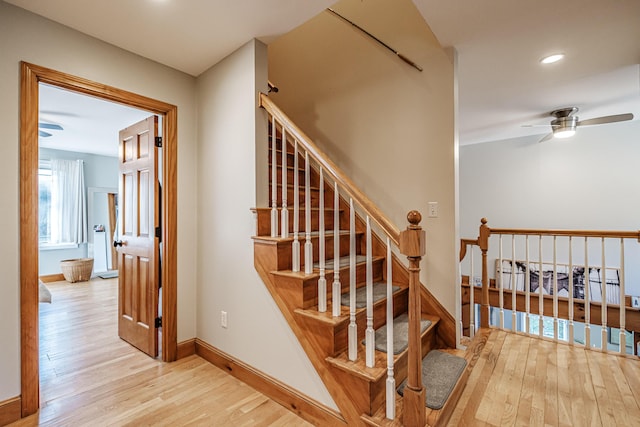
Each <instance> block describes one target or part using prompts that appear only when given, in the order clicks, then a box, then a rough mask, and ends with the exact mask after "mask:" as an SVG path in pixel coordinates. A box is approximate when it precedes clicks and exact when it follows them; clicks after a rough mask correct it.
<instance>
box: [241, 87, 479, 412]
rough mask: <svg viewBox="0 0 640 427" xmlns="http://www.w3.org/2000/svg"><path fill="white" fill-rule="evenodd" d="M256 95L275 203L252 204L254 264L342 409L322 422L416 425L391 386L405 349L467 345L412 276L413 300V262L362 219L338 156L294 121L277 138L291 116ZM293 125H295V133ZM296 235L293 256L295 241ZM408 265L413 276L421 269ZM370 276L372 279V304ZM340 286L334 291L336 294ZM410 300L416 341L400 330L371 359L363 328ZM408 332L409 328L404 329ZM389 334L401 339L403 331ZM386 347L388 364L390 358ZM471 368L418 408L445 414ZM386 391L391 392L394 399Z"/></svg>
mask: <svg viewBox="0 0 640 427" xmlns="http://www.w3.org/2000/svg"><path fill="white" fill-rule="evenodd" d="M261 103H262V106H263V107H264V108H266V109H267V110H268V111H269V114H270V117H271V118H272V121H271V125H270V127H272V126H273V125H275V134H272V133H270V135H273V136H272V137H270V143H269V159H270V160H269V176H270V182H269V191H270V193H269V194H272V195H273V197H272V198H273V200H275V204H274V206H277V208H275V209H274V208H272V207H268V208H266V207H260V208H255V209H254V213H255V216H256V221H257V224H256V235H255V236H254V237H253V241H254V258H255V261H254V264H255V268H256V270H257V271H258V273H259V274H260V276H261V278H262V280H263V281H264V283H265V285H266V286H267V288H268V289H269V291H270V293H271V295H272V296H273V298H274V300H275V301H276V303H277V304H278V306H279V308H280V310H281V311H282V313H283V315H284V317H285V318H286V320H287V322H288V323H289V325H290V326H291V328H292V330H293V331H294V333H295V334H296V336H297V338H298V340H299V341H300V343H301V345H302V347H303V349H304V350H305V352H306V354H307V355H308V357H309V359H310V360H311V362H312V364H313V366H314V367H315V369H316V370H317V372H318V374H319V375H320V377H321V379H322V380H323V382H324V384H325V385H326V387H327V390H328V391H329V393H330V394H331V396H332V397H333V399H334V401H335V402H336V405H337V406H338V408H339V409H340V414H339V415H337V416H336V418H334V419H329V420H323V424H335V425H344V424H347V425H412V424H414V421H412V420H413V418H411V417H410V416H409V417H407V418H405V414H404V413H403V402H402V397H401V396H400V395H398V394H397V393H395V388H396V387H397V386H399V385H400V384H401V383H402V382H403V381H404V380H405V379H406V378H407V373H408V371H409V370H410V369H411V368H410V366H411V363H412V362H411V358H410V352H411V351H413V352H416V353H415V357H416V358H417V357H418V354H419V358H420V359H422V358H423V357H425V356H426V355H427V354H428V353H429V352H430V351H431V350H434V349H443V348H444V349H446V348H449V350H446V351H448V352H449V353H452V354H457V355H462V356H463V357H464V356H465V354H464V352H461V351H459V350H454V349H451V348H452V347H454V346H455V326H454V324H453V319H452V318H451V316H450V315H449V314H448V313H447V312H446V311H445V310H444V309H443V308H442V307H441V306H440V304H439V303H438V302H437V300H435V298H433V296H431V295H430V294H429V292H428V291H427V290H426V289H425V288H424V287H423V286H421V285H419V283H417V282H416V284H415V285H413V286H415V289H416V290H417V289H418V288H419V291H418V292H417V293H416V296H415V298H416V301H419V302H420V304H417V303H412V302H410V288H411V286H410V281H411V279H410V277H411V272H410V270H409V269H408V268H407V267H406V266H405V265H404V264H403V263H402V262H401V261H400V259H398V258H397V257H396V255H394V254H393V253H392V252H391V250H390V245H391V244H392V242H393V240H394V239H393V238H391V239H390V238H389V235H393V231H391V232H389V233H387V235H384V234H385V233H384V232H386V231H387V228H389V226H387V224H386V223H385V221H384V220H378V219H377V218H376V217H375V216H374V217H373V221H375V222H376V224H377V227H378V228H377V230H378V231H374V232H372V231H371V228H372V227H370V226H368V224H367V223H368V222H370V218H369V210H368V209H367V208H368V206H367V201H368V199H367V201H365V202H362V198H361V194H360V193H359V192H358V191H357V189H355V190H354V189H352V188H347V189H346V190H344V189H342V188H340V189H339V190H338V195H336V189H338V181H339V179H338V178H337V177H334V178H333V179H327V175H328V174H329V175H332V169H333V168H334V166H335V165H333V164H332V163H328V168H326V167H325V166H326V165H327V164H323V163H316V164H314V163H313V162H312V161H311V160H310V157H309V154H313V157H314V158H315V159H317V158H318V156H322V154H318V151H319V150H318V148H317V147H315V146H314V145H312V143H309V142H306V139H307V137H306V135H304V134H302V133H301V131H300V130H299V129H297V128H296V127H295V125H290V126H293V128H286V131H285V135H286V136H287V139H288V141H286V144H285V143H283V138H282V135H283V132H282V129H283V128H284V125H283V124H282V123H283V122H284V121H286V120H288V119H286V116H284V118H283V113H282V112H281V111H279V110H277V107H275V106H274V105H273V104H272V102H271V101H270V100H269V99H268V98H267V97H266V96H264V95H263V96H262V98H261ZM276 116H277V117H278V119H279V122H280V123H279V126H278V125H277V124H276V121H275V117H276ZM271 130H273V129H271ZM289 133H291V134H289ZM292 135H295V141H296V142H295V143H293V141H294V137H293V136H292ZM303 140H305V141H303ZM298 141H300V142H298ZM301 142H305V144H306V145H302V144H301ZM273 150H275V152H274V151H273ZM303 153H304V154H303ZM296 157H297V159H296ZM296 160H297V161H296ZM307 162H309V165H307ZM285 163H286V165H285V166H284V167H283V164H285ZM274 168H275V169H274ZM283 170H284V171H286V173H283ZM300 183H302V185H300ZM348 184H349V185H351V183H350V182H349V183H348ZM283 187H284V188H285V189H286V190H285V191H283ZM354 195H355V199H356V201H358V202H360V206H361V208H360V209H353V205H354V202H353V199H354ZM272 204H273V202H272ZM294 204H295V206H298V208H297V209H295V208H294ZM287 205H288V206H287ZM363 205H364V207H362V206H363ZM307 214H309V215H307ZM365 217H366V218H365ZM274 218H277V219H274ZM274 221H276V222H274ZM373 221H372V222H373ZM274 227H275V228H276V229H275V230H274V229H273V228H274ZM282 227H284V229H282ZM409 228H412V230H414V231H415V230H417V229H418V228H419V226H418V225H417V222H416V221H414V224H413V225H412V226H410V227H409ZM379 230H382V231H383V232H382V233H381V232H380V231H379ZM412 232H413V231H412ZM396 233H397V231H396ZM380 234H383V235H380ZM392 237H393V236H392ZM336 240H337V243H339V244H336ZM298 245H299V247H300V254H299V257H298V255H296V250H295V247H297V246H298ZM400 249H401V250H402V248H400ZM322 253H324V257H322V256H321V254H322ZM336 257H337V258H338V260H337V261H336ZM418 259H419V258H418ZM298 264H299V266H298ZM298 267H299V268H298ZM305 270H306V271H307V273H305ZM413 273H415V274H416V276H414V280H415V277H417V274H418V273H417V272H413ZM351 277H354V278H355V283H356V284H355V287H356V289H357V290H358V292H357V295H358V297H356V298H353V299H352V298H350V295H349V290H350V282H351V281H350V278H351ZM367 281H369V283H371V284H372V286H371V291H370V293H371V294H372V295H371V302H370V308H369V310H370V311H369V314H368V313H367V312H368V309H367V303H366V294H367V292H366V289H367V288H366V285H367ZM319 283H326V291H324V290H323V289H324V285H323V284H322V285H320V289H321V292H320V294H319ZM392 285H393V286H392ZM418 285H419V286H418ZM412 289H414V288H412ZM336 291H338V292H339V295H337V294H336V295H334V292H336ZM374 291H375V292H374ZM325 293H326V302H325V300H324V298H323V295H324V294H325ZM374 294H375V298H373V295H374ZM319 295H320V296H319ZM352 300H353V301H352ZM390 302H392V304H390ZM343 304H344V305H343ZM351 304H353V305H352V306H351ZM412 304H415V307H417V310H418V311H414V316H417V314H415V313H420V317H421V318H422V320H423V321H428V322H424V323H425V324H428V325H427V326H425V327H424V328H423V330H420V331H418V332H417V333H419V338H418V337H417V336H416V337H417V338H418V339H416V345H415V346H414V347H412V348H407V345H406V344H408V343H406V341H407V339H406V338H405V343H404V344H405V345H401V344H403V343H398V342H396V343H395V344H394V345H395V346H396V347H403V348H401V349H396V351H395V352H393V351H391V346H388V347H387V348H384V346H383V347H382V348H380V349H376V350H375V351H374V352H372V353H371V354H372V356H371V357H372V359H370V361H369V365H370V366H367V355H366V353H367V350H366V346H365V344H364V343H363V339H365V336H366V335H367V334H368V332H367V329H368V328H369V333H371V332H372V330H371V329H372V328H373V329H376V330H378V329H379V328H381V329H380V330H379V331H377V332H376V334H377V335H378V336H379V338H377V341H380V337H382V338H383V339H384V337H385V334H386V331H387V328H386V327H385V326H386V325H387V322H388V321H389V320H391V319H392V318H394V319H395V318H398V317H399V316H401V315H406V314H407V312H408V311H409V310H410V306H411V305H412ZM350 306H351V307H352V308H350ZM420 307H421V308H422V309H420ZM324 308H326V310H324V311H323V309H324ZM354 308H355V309H354ZM371 314H372V316H371ZM395 323H396V324H397V321H396V322H395ZM350 329H351V335H352V339H354V338H355V336H357V343H356V342H355V341H354V342H353V343H352V346H353V348H352V350H351V351H352V353H351V357H350V354H349V335H350V333H349V330H350ZM409 329H411V327H409ZM411 333H412V332H411V331H409V337H411ZM414 333H415V332H414ZM395 338H396V341H398V338H399V337H397V336H396V337H395ZM354 353H357V357H354V356H355V354H354ZM391 354H393V356H392V357H393V364H392V365H390V361H389V359H388V358H389V357H391V356H390V355H391ZM467 357H469V356H467ZM353 359H355V360H353ZM416 360H417V359H416ZM468 371H469V369H465V370H464V372H463V375H462V376H461V377H460V379H459V380H458V382H457V383H456V385H455V387H454V389H453V391H452V393H451V395H450V397H449V399H448V400H447V402H446V403H445V404H444V406H443V407H442V408H441V409H439V410H432V409H429V408H427V409H426V412H425V415H424V416H425V417H426V418H425V420H426V422H427V424H428V425H443V424H445V423H446V421H447V419H448V417H449V416H450V414H451V412H452V410H453V408H454V406H455V403H456V402H457V398H458V396H459V395H460V393H461V391H462V389H463V388H464V383H465V381H466V377H467V375H468ZM418 375H419V374H418ZM389 387H393V388H392V389H391V390H392V391H391V393H389V392H388V391H387V390H388V388H389ZM387 395H390V396H393V398H392V399H395V405H391V409H389V403H390V402H387V400H388V399H387ZM422 399H424V395H423V397H422ZM418 419H420V418H418ZM418 424H421V422H418Z"/></svg>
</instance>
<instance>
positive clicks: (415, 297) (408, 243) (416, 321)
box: [400, 211, 427, 427]
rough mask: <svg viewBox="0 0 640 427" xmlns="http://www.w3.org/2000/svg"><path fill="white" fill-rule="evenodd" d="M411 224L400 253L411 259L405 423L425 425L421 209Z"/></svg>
mask: <svg viewBox="0 0 640 427" xmlns="http://www.w3.org/2000/svg"><path fill="white" fill-rule="evenodd" d="M407 220H408V221H409V226H408V227H407V229H406V230H404V231H403V232H401V233H400V253H402V254H403V255H406V256H407V258H408V259H409V355H408V359H407V364H408V365H407V385H406V387H405V389H404V398H403V406H404V411H403V412H404V419H403V424H404V425H405V426H409V427H414V426H420V427H423V426H424V425H425V424H426V415H425V405H426V401H425V389H424V387H423V386H422V351H421V349H422V346H421V345H420V320H421V318H422V313H421V311H422V310H421V307H420V286H421V285H420V260H421V259H422V257H423V256H424V254H425V253H426V241H427V239H426V233H425V231H424V230H423V229H422V227H420V225H419V224H420V221H421V220H422V215H420V212H418V211H411V212H409V213H408V214H407Z"/></svg>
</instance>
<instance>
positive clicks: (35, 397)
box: [20, 62, 177, 417]
mask: <svg viewBox="0 0 640 427" xmlns="http://www.w3.org/2000/svg"><path fill="white" fill-rule="evenodd" d="M21 77H22V80H21V93H20V224H21V227H20V301H21V302H20V304H21V388H22V390H21V406H22V416H23V417H25V416H28V415H31V414H33V413H35V412H36V411H37V410H38V408H39V404H40V402H39V363H38V352H39V343H38V337H39V330H38V304H39V303H38V276H39V269H38V245H39V230H38V215H37V212H38V201H39V194H38V188H39V185H38V168H39V164H38V151H39V150H38V97H39V84H40V83H46V84H48V85H51V86H54V87H58V88H61V89H66V90H69V91H71V92H76V93H79V94H84V95H89V96H93V97H96V98H100V99H104V100H108V101H112V102H116V103H119V104H123V105H127V106H131V107H134V108H137V109H140V110H145V111H149V112H150V113H153V114H157V115H159V116H161V117H162V118H163V120H162V126H161V127H162V135H163V140H162V145H163V156H162V161H161V165H160V170H161V174H162V182H163V185H162V189H161V190H160V197H161V199H162V201H163V203H162V205H163V207H164V208H163V209H162V212H161V216H162V218H161V223H162V224H163V227H162V228H161V230H159V233H160V238H161V239H162V241H163V245H164V253H163V262H162V264H161V271H160V274H161V276H162V284H163V286H162V294H161V298H162V314H163V322H162V323H163V325H162V329H161V330H162V360H163V361H165V362H170V361H173V360H175V359H176V356H177V319H176V311H177V308H176V293H177V283H176V282H177V251H176V238H177V229H176V223H177V204H176V199H177V183H176V170H177V107H176V106H174V105H171V104H167V103H164V102H161V101H157V100H154V99H151V98H147V97H144V96H141V95H137V94H134V93H131V92H127V91H124V90H120V89H118V88H114V87H110V86H106V85H103V84H100V83H96V82H92V81H89V80H86V79H83V78H79V77H75V76H72V75H69V74H65V73H61V72H58V71H55V70H51V69H47V68H44V67H40V66H36V65H33V64H29V63H25V62H23V63H22V64H21Z"/></svg>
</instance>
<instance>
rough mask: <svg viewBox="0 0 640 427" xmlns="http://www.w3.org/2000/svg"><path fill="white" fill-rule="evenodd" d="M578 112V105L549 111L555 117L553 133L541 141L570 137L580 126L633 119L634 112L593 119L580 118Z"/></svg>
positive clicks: (552, 125) (552, 122)
mask: <svg viewBox="0 0 640 427" xmlns="http://www.w3.org/2000/svg"><path fill="white" fill-rule="evenodd" d="M577 112H578V107H568V108H560V109H557V110H553V111H552V112H550V113H549V115H550V116H552V117H555V119H553V120H551V131H552V132H551V133H550V134H548V135H546V136H545V137H543V138H542V139H541V140H540V142H544V141H548V140H549V139H551V138H569V137H572V136H573V135H575V133H576V128H577V127H578V126H592V125H602V124H606V123H616V122H624V121H627V120H633V114H631V113H625V114H616V115H613V116H603V117H596V118H593V119H587V120H582V121H580V120H579V117H578V116H576V115H575V114H576V113H577Z"/></svg>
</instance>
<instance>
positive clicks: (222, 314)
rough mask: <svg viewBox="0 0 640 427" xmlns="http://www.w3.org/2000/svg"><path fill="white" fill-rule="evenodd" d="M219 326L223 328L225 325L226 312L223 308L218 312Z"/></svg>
mask: <svg viewBox="0 0 640 427" xmlns="http://www.w3.org/2000/svg"><path fill="white" fill-rule="evenodd" d="M220 326H222V327H223V328H226V327H227V312H226V311H224V310H222V311H221V312H220Z"/></svg>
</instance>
